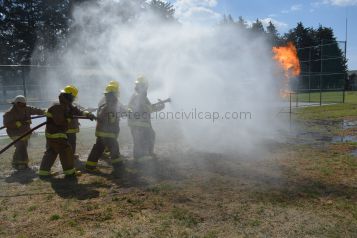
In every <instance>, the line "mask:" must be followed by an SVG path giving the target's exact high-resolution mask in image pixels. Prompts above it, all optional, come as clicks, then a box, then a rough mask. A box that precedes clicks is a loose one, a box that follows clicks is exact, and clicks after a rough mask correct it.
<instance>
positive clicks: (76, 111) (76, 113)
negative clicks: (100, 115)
mask: <svg viewBox="0 0 357 238" xmlns="http://www.w3.org/2000/svg"><path fill="white" fill-rule="evenodd" d="M71 113H72V114H73V115H74V116H85V117H87V118H88V119H90V120H91V121H93V120H95V119H96V117H95V116H94V114H93V113H90V112H88V111H86V110H82V109H80V108H79V107H77V106H73V107H72V108H71Z"/></svg>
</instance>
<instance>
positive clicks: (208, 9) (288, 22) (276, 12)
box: [168, 0, 357, 70]
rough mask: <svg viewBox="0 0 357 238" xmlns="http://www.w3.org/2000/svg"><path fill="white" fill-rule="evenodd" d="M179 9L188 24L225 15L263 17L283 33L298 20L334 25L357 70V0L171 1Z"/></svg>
mask: <svg viewBox="0 0 357 238" xmlns="http://www.w3.org/2000/svg"><path fill="white" fill-rule="evenodd" d="M168 1H169V2H171V3H172V4H173V5H174V6H175V9H176V13H175V14H176V17H177V18H178V19H179V21H181V22H182V23H186V24H204V25H214V24H216V23H217V22H219V21H220V20H221V19H222V17H223V15H224V14H226V15H228V14H231V15H232V16H233V18H234V19H238V17H239V16H242V17H243V18H244V19H245V20H246V21H247V22H248V23H251V22H253V21H255V20H256V19H257V18H259V19H260V20H261V21H262V22H263V23H264V24H267V23H268V22H269V21H272V22H273V23H274V24H275V25H276V26H277V27H278V30H279V32H280V34H284V33H286V32H287V31H288V30H289V29H291V28H294V27H295V26H296V24H297V22H300V21H301V22H302V23H303V24H304V26H305V27H314V28H317V27H318V26H319V24H321V25H323V26H326V27H331V28H332V29H333V30H334V32H335V36H336V37H337V40H339V41H345V40H346V18H347V19H348V28H347V29H348V31H347V32H348V34H347V58H348V66H349V69H350V70H357V27H356V26H355V24H356V23H357V0H313V1H307V0H302V1H290V0H270V1H262V0H259V1H258V0H249V1H245V0H168Z"/></svg>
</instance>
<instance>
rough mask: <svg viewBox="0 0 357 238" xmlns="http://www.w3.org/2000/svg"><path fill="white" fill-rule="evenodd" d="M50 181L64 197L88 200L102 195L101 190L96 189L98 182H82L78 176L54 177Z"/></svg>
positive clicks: (55, 190)
mask: <svg viewBox="0 0 357 238" xmlns="http://www.w3.org/2000/svg"><path fill="white" fill-rule="evenodd" d="M49 182H50V183H51V187H52V189H53V190H54V192H55V193H56V194H57V195H58V196H60V197H61V198H64V199H69V198H76V199H78V200H87V199H93V198H97V197H99V195H100V193H99V191H97V190H96V188H98V184H96V185H93V184H80V183H78V180H77V178H73V179H63V178H52V179H50V180H49Z"/></svg>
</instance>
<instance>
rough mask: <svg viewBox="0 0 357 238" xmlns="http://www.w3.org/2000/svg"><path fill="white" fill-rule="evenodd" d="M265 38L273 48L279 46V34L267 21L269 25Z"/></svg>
mask: <svg viewBox="0 0 357 238" xmlns="http://www.w3.org/2000/svg"><path fill="white" fill-rule="evenodd" d="M267 37H268V40H269V41H270V42H271V44H272V45H273V46H277V45H279V44H280V36H279V32H278V30H277V29H276V27H275V25H274V24H273V23H272V22H271V21H269V25H268V26H267Z"/></svg>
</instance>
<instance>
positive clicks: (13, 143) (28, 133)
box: [0, 116, 96, 155]
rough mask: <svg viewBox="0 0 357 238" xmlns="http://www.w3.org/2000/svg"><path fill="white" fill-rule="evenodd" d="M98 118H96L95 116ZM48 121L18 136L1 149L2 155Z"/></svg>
mask: <svg viewBox="0 0 357 238" xmlns="http://www.w3.org/2000/svg"><path fill="white" fill-rule="evenodd" d="M73 118H75V119H90V118H88V117H86V116H74V117H73ZM95 119H96V118H95ZM46 124H47V122H43V123H41V124H39V125H37V126H35V127H34V128H32V129H31V130H29V131H27V132H26V133H24V134H23V135H21V136H20V137H19V138H17V139H16V140H14V141H13V142H11V143H10V144H8V145H7V146H5V147H4V148H3V149H2V150H0V155H1V154H2V153H4V152H5V151H7V150H8V149H9V148H10V147H11V146H13V145H15V144H16V143H17V142H18V141H20V140H22V139H23V138H25V137H26V136H28V135H30V134H31V133H32V132H34V131H35V130H37V129H39V128H41V127H43V126H44V125H46Z"/></svg>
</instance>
